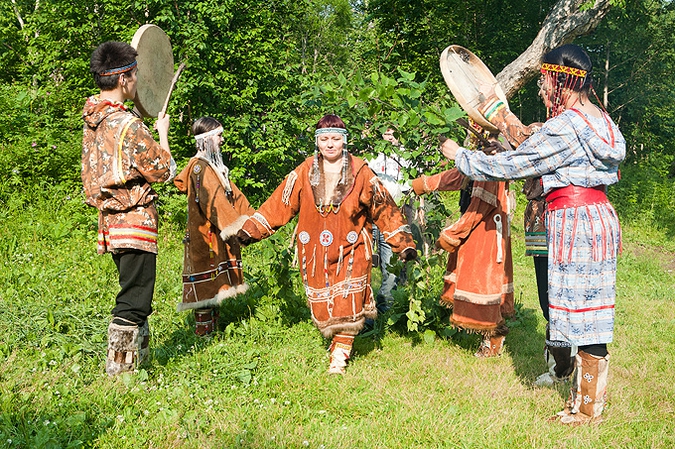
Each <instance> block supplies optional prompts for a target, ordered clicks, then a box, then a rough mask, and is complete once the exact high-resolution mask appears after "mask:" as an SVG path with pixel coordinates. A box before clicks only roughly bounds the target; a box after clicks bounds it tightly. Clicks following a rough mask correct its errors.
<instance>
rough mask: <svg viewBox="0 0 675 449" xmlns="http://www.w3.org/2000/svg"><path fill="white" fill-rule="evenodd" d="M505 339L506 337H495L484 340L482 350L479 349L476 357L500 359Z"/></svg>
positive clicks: (481, 345)
mask: <svg viewBox="0 0 675 449" xmlns="http://www.w3.org/2000/svg"><path fill="white" fill-rule="evenodd" d="M505 339H506V336H505V335H494V336H492V337H489V338H488V337H486V338H484V339H483V341H482V342H481V344H480V348H478V351H477V352H476V353H475V354H474V355H475V356H476V357H480V358H488V357H499V356H500V355H502V350H503V349H504V340H505Z"/></svg>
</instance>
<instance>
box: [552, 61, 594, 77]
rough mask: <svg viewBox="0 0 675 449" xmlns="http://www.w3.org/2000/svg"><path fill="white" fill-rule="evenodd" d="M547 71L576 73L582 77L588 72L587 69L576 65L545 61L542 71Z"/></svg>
mask: <svg viewBox="0 0 675 449" xmlns="http://www.w3.org/2000/svg"><path fill="white" fill-rule="evenodd" d="M546 72H558V73H567V74H568V75H574V76H578V77H580V78H583V77H585V76H586V73H587V72H586V70H582V69H577V68H575V67H569V66H566V65H558V64H549V63H547V62H545V63H543V64H542V65H541V73H546Z"/></svg>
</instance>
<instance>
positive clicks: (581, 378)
mask: <svg viewBox="0 0 675 449" xmlns="http://www.w3.org/2000/svg"><path fill="white" fill-rule="evenodd" d="M576 365H577V366H576V371H575V373H574V379H573V380H572V388H571V389H570V398H569V399H568V401H567V404H566V407H565V410H563V411H561V412H559V413H558V415H557V416H559V417H560V422H561V423H563V424H570V425H579V424H586V423H599V422H601V421H602V416H601V415H602V411H603V410H604V408H605V402H606V396H607V374H608V373H609V354H607V355H606V356H605V357H597V356H594V355H591V354H588V353H586V352H583V351H580V352H579V353H577V355H576Z"/></svg>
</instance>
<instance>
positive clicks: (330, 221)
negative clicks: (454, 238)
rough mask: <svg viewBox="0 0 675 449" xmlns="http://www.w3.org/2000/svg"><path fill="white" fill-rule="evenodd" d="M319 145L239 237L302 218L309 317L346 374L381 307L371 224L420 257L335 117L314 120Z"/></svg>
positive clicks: (407, 254)
mask: <svg viewBox="0 0 675 449" xmlns="http://www.w3.org/2000/svg"><path fill="white" fill-rule="evenodd" d="M315 138H316V150H315V154H314V156H312V157H309V158H307V159H306V160H305V161H304V162H303V163H301V164H300V165H299V166H298V167H297V168H296V169H295V170H293V171H292V172H291V173H289V174H288V176H286V179H285V180H284V181H283V182H282V183H281V185H280V186H279V187H278V188H277V189H276V190H275V191H274V193H272V196H270V198H269V199H268V200H267V201H266V202H265V203H264V204H263V205H262V206H261V207H260V208H259V209H258V211H257V212H256V213H255V214H254V215H253V216H252V217H251V218H250V219H249V220H248V221H247V222H246V223H245V224H244V226H243V228H242V230H241V231H240V232H239V233H238V234H237V235H238V236H239V238H240V240H241V241H242V243H244V244H248V243H251V242H255V241H258V240H261V239H263V238H266V237H269V236H270V235H272V234H273V233H274V232H275V231H276V230H277V229H278V228H280V227H281V226H283V225H285V224H286V223H288V222H289V221H290V220H291V219H292V218H293V217H295V216H296V215H298V225H297V236H298V237H297V249H298V258H299V261H300V272H301V275H302V280H303V283H304V285H305V292H306V294H307V302H308V305H309V308H310V310H311V314H312V320H313V322H314V324H315V325H316V326H317V328H318V329H319V330H320V331H321V333H322V335H323V336H324V337H325V338H329V339H331V345H330V355H331V360H330V367H329V370H328V371H329V373H334V374H343V373H344V372H345V367H346V365H347V360H348V359H349V356H350V354H351V350H352V343H353V341H354V336H355V335H357V334H358V333H359V332H360V331H361V329H363V326H364V323H365V320H366V318H373V319H374V318H376V317H377V310H376V308H375V301H374V298H373V291H372V288H371V286H370V272H371V268H372V260H371V259H372V248H373V242H372V240H371V236H372V224H373V223H375V224H376V225H377V227H378V228H379V229H380V231H381V232H382V233H383V234H384V237H385V240H386V242H387V243H388V244H389V245H390V246H391V247H392V249H393V251H394V252H396V253H400V257H401V258H403V259H404V260H410V259H414V258H416V257H417V251H416V250H415V243H414V242H413V239H412V235H411V233H410V227H409V226H408V224H407V223H406V221H405V218H403V215H402V214H401V212H400V211H399V209H398V207H397V206H396V203H395V202H394V200H393V198H392V197H391V195H390V194H389V192H387V189H386V188H385V187H384V186H383V185H382V182H381V181H380V180H379V179H378V177H377V176H376V175H375V174H374V173H373V171H372V170H371V169H370V168H368V165H367V164H366V162H365V161H363V160H362V159H359V158H356V157H354V156H352V155H350V154H349V153H348V152H347V148H346V145H347V130H346V126H345V124H344V122H343V121H342V119H340V117H338V116H336V115H326V116H324V117H323V118H322V119H321V120H319V122H318V123H317V125H316V132H315Z"/></svg>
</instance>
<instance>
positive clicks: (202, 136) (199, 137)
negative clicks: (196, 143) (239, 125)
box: [195, 126, 223, 140]
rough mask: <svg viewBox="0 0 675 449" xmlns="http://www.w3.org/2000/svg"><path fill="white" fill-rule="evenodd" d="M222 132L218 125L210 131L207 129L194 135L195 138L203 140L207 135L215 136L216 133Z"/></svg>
mask: <svg viewBox="0 0 675 449" xmlns="http://www.w3.org/2000/svg"><path fill="white" fill-rule="evenodd" d="M222 132H223V127H222V126H219V127H218V128H215V129H212V130H211V131H207V132H205V133H201V134H197V135H196V136H195V140H204V139H206V138H207V137H211V136H215V135H216V134H218V133H222Z"/></svg>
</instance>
